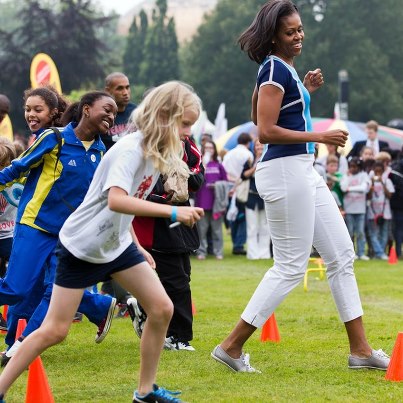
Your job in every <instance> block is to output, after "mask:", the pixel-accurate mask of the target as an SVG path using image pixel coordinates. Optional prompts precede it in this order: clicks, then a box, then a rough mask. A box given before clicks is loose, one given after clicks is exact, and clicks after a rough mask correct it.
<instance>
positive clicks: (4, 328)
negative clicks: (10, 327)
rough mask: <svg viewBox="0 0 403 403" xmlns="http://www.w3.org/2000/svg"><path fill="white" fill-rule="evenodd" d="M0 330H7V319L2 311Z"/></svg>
mask: <svg viewBox="0 0 403 403" xmlns="http://www.w3.org/2000/svg"><path fill="white" fill-rule="evenodd" d="M0 330H4V331H5V332H7V321H6V320H5V319H4V317H3V315H2V314H1V313H0Z"/></svg>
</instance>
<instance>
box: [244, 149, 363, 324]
mask: <svg viewBox="0 0 403 403" xmlns="http://www.w3.org/2000/svg"><path fill="white" fill-rule="evenodd" d="M255 179H256V187H257V190H258V192H259V194H260V196H261V197H262V199H263V200H264V202H265V208H266V216H267V219H268V221H269V227H270V234H271V238H272V243H273V255H274V265H273V267H271V268H270V269H269V270H268V271H267V272H266V274H265V275H264V277H263V279H262V281H261V282H260V284H259V285H258V287H257V289H256V290H255V292H254V294H253V296H252V298H251V300H250V301H249V303H248V305H247V306H246V308H245V310H244V312H243V313H242V315H241V318H242V319H243V320H244V321H245V322H247V323H249V324H251V325H253V326H255V327H262V326H263V325H264V323H265V322H266V320H267V318H268V317H269V316H270V315H271V314H272V313H273V312H274V311H275V309H276V308H277V306H278V305H279V304H280V303H281V301H282V300H283V299H284V298H285V297H286V295H287V294H288V293H289V292H290V291H291V290H292V289H293V288H295V287H296V286H297V285H298V284H299V283H300V282H301V280H302V278H303V277H304V275H305V271H306V269H307V266H308V261H309V257H310V253H311V249H312V245H313V246H314V247H315V249H316V250H317V251H318V252H319V254H320V256H321V257H322V259H323V261H324V263H325V264H326V267H327V270H326V275H327V278H328V281H329V286H330V289H331V292H332V295H333V298H334V300H335V302H336V306H337V309H338V311H339V315H340V318H341V320H342V321H343V322H348V321H351V320H353V319H356V318H358V317H360V316H362V314H363V310H362V306H361V301H360V296H359V293H358V287H357V282H356V279H355V275H354V269H353V262H354V247H353V244H352V241H351V238H350V235H349V234H348V231H347V227H346V224H345V222H344V220H343V218H342V216H341V214H340V212H339V209H338V207H337V205H336V202H335V200H334V198H333V196H332V194H331V193H330V191H329V189H328V187H327V185H326V183H325V182H324V180H323V179H322V177H321V176H319V174H318V173H317V172H316V170H315V169H314V167H313V156H312V155H309V154H302V155H296V156H289V157H282V158H276V159H273V160H269V161H265V162H262V163H259V164H258V166H257V170H256V174H255Z"/></svg>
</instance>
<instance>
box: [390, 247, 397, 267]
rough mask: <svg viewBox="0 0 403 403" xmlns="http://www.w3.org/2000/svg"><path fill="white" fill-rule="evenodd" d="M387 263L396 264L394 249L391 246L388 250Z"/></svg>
mask: <svg viewBox="0 0 403 403" xmlns="http://www.w3.org/2000/svg"><path fill="white" fill-rule="evenodd" d="M388 263H389V264H397V255H396V249H395V247H394V246H392V247H391V248H390V252H389V260H388Z"/></svg>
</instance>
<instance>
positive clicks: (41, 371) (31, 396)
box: [25, 357, 55, 403]
mask: <svg viewBox="0 0 403 403" xmlns="http://www.w3.org/2000/svg"><path fill="white" fill-rule="evenodd" d="M38 402H40V403H54V402H55V399H54V398H53V395H52V391H51V389H50V386H49V382H48V377H47V376H46V372H45V368H44V367H43V364H42V360H41V357H37V358H35V360H34V361H33V362H32V363H31V365H30V366H29V369H28V380H27V395H26V397H25V403H38Z"/></svg>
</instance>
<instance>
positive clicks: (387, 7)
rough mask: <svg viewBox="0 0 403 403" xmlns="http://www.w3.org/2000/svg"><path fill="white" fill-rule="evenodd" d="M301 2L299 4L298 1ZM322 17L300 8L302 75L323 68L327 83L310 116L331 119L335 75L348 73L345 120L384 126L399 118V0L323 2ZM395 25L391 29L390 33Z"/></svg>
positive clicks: (401, 74)
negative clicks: (303, 38) (303, 39)
mask: <svg viewBox="0 0 403 403" xmlns="http://www.w3.org/2000/svg"><path fill="white" fill-rule="evenodd" d="M301 3H303V2H301ZM321 3H322V4H323V9H322V11H323V19H321V20H316V19H314V18H312V8H310V7H307V5H306V3H305V4H302V5H301V13H302V19H303V22H304V26H305V31H306V36H305V41H304V48H303V54H302V56H301V57H300V58H298V60H297V69H298V71H299V72H300V73H303V72H305V71H306V70H308V69H312V68H315V67H321V69H322V70H323V72H324V76H325V80H326V85H325V86H324V87H323V88H322V89H321V90H320V91H318V92H317V94H315V95H314V97H315V98H314V101H313V103H312V114H313V115H316V116H325V117H328V116H332V115H333V106H334V103H335V102H336V101H337V98H338V71H339V70H341V69H345V70H347V71H348V73H349V87H350V91H349V119H350V120H356V121H363V122H365V121H367V120H369V119H376V120H378V121H379V122H381V123H386V122H387V121H389V120H390V119H392V118H394V117H398V116H403V113H402V110H403V100H402V97H401V93H402V80H403V71H402V68H401V65H402V63H403V55H402V53H401V52H400V51H399V49H398V47H399V44H398V42H399V41H396V38H399V37H400V36H401V35H403V27H402V24H401V20H402V18H403V9H402V7H401V2H400V1H399V0H385V1H383V2H378V1H376V0H367V1H366V2H365V7H363V4H362V2H360V1H358V0H338V1H337V2H334V1H329V0H328V1H322V2H321ZM390 27H393V30H391V29H390Z"/></svg>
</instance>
